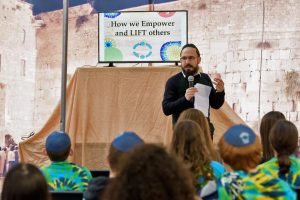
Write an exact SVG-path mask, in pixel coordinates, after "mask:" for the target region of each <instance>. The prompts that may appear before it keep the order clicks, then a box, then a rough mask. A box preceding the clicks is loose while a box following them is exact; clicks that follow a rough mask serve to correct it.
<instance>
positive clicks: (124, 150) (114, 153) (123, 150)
mask: <svg viewBox="0 0 300 200" xmlns="http://www.w3.org/2000/svg"><path fill="white" fill-rule="evenodd" d="M143 144H144V141H143V140H142V139H141V138H140V137H139V136H138V135H137V134H136V133H134V132H129V131H125V132H123V133H121V134H120V135H118V136H117V137H115V138H114V140H113V141H112V143H111V145H110V148H109V153H108V156H107V160H108V163H109V166H110V169H111V170H110V178H107V177H96V178H93V179H92V180H91V181H90V182H89V185H88V188H87V190H86V191H84V193H83V197H84V200H98V199H99V197H101V196H102V193H103V191H104V189H105V188H106V185H107V184H108V183H109V182H110V181H113V179H114V177H115V175H117V174H118V173H119V171H120V170H121V163H122V162H121V161H122V159H126V156H128V153H129V152H130V151H131V150H132V149H134V148H136V147H137V146H140V145H143ZM100 199H101V198H100Z"/></svg>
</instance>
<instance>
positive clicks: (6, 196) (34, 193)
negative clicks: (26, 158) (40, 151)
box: [1, 163, 51, 200]
mask: <svg viewBox="0 0 300 200" xmlns="http://www.w3.org/2000/svg"><path fill="white" fill-rule="evenodd" d="M12 199H13V200H24V199H30V200H50V199H51V198H50V194H49V190H48V185H47V182H46V180H45V177H44V176H43V174H42V173H41V171H40V170H39V169H38V168H37V167H36V166H34V165H32V164H25V163H20V164H16V165H14V166H13V167H12V168H11V170H9V171H8V173H7V175H6V177H5V179H4V183H3V188H2V194H1V200H12Z"/></svg>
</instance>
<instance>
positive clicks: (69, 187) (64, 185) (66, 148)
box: [41, 131, 92, 191]
mask: <svg viewBox="0 0 300 200" xmlns="http://www.w3.org/2000/svg"><path fill="white" fill-rule="evenodd" d="M45 147H46V153H47V155H48V157H49V158H50V160H51V164H50V165H48V166H44V167H42V168H41V170H42V172H43V174H44V176H45V177H46V180H47V183H48V185H49V188H50V190H54V191H84V190H85V189H86V188H87V186H88V182H89V181H90V180H91V179H92V175H91V172H90V171H89V170H88V169H87V168H85V167H82V166H78V165H75V164H74V163H71V162H68V161H67V158H68V156H69V155H70V154H71V153H72V151H71V140H70V137H69V135H68V134H67V133H64V132H60V131H54V132H53V133H51V134H50V135H49V136H48V137H47V139H46V145H45Z"/></svg>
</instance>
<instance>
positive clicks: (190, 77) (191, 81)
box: [188, 76, 194, 88]
mask: <svg viewBox="0 0 300 200" xmlns="http://www.w3.org/2000/svg"><path fill="white" fill-rule="evenodd" d="M188 81H189V88H190V87H194V77H193V76H189V77H188Z"/></svg>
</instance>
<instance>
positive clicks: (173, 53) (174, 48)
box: [160, 41, 181, 61]
mask: <svg viewBox="0 0 300 200" xmlns="http://www.w3.org/2000/svg"><path fill="white" fill-rule="evenodd" d="M180 51H181V42H180V41H176V42H166V43H165V44H163V45H162V46H161V48H160V57H161V59H162V60H164V61H170V60H176V59H178V58H180Z"/></svg>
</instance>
